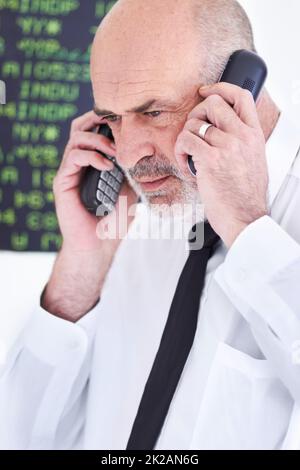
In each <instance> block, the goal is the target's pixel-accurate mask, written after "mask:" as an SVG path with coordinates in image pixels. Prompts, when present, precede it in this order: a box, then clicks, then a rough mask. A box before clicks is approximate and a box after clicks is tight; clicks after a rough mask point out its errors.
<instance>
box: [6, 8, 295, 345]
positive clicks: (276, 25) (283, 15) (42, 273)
mask: <svg viewBox="0 0 300 470" xmlns="http://www.w3.org/2000/svg"><path fill="white" fill-rule="evenodd" d="M241 3H242V5H243V6H244V8H245V9H246V11H247V12H248V14H249V16H250V19H251V21H252V23H253V27H254V33H255V36H256V47H257V50H258V52H259V53H260V55H261V56H262V57H263V58H264V59H265V60H266V62H267V64H268V66H269V78H268V82H267V86H268V88H269V91H270V92H271V93H272V95H273V97H274V98H275V100H276V101H277V102H278V104H279V105H280V107H281V109H283V110H288V111H289V112H290V114H291V117H292V118H293V119H294V120H295V121H297V120H298V115H299V114H300V54H299V45H300V28H299V27H298V22H299V19H300V2H299V0H285V1H283V0H241ZM53 260H54V255H49V254H31V253H26V254H15V253H8V252H0V312H1V317H3V318H4V322H3V321H2V320H1V331H0V339H1V336H2V338H3V337H7V335H9V336H10V333H11V332H15V333H16V332H17V330H18V329H19V327H20V325H22V322H23V320H24V319H25V317H26V316H27V315H29V314H30V311H31V310H32V308H33V306H34V304H37V303H38V297H39V294H40V291H41V290H42V288H43V286H44V284H45V282H46V280H47V278H48V277H49V273H50V270H51V266H52V263H53ZM0 350H1V344H0Z"/></svg>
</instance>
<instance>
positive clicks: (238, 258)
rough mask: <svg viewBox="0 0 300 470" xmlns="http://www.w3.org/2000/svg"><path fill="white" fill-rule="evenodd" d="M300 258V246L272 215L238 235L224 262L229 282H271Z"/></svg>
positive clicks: (259, 220)
mask: <svg viewBox="0 0 300 470" xmlns="http://www.w3.org/2000/svg"><path fill="white" fill-rule="evenodd" d="M299 259H300V246H299V245H298V243H297V242H296V241H295V240H294V239H293V238H292V237H291V236H290V235H289V234H288V233H287V232H285V231H284V230H283V229H282V228H281V227H280V226H279V225H278V224H277V223H276V222H275V221H274V220H273V219H271V217H269V216H264V217H261V218H260V219H258V220H256V221H255V222H253V223H252V224H250V225H248V227H246V228H245V229H244V230H243V231H242V232H241V233H240V235H239V236H238V237H237V238H236V240H235V241H234V243H233V245H232V246H231V248H230V250H229V251H228V253H227V256H226V259H225V262H224V274H225V277H226V279H227V281H228V282H230V283H231V284H232V285H238V286H239V287H240V286H242V285H243V284H247V283H249V282H251V280H252V281H255V283H258V282H260V281H263V282H271V281H272V279H273V278H274V277H275V276H276V275H277V274H278V273H279V272H280V271H284V270H285V269H286V268H287V267H289V266H290V265H292V264H293V263H295V262H296V261H297V260H299Z"/></svg>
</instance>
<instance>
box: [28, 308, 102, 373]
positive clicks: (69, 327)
mask: <svg viewBox="0 0 300 470" xmlns="http://www.w3.org/2000/svg"><path fill="white" fill-rule="evenodd" d="M98 304H99V302H97V303H96V304H95V305H94V306H93V308H92V309H91V310H90V311H89V312H88V313H87V314H86V315H85V316H84V317H82V318H81V319H80V320H79V321H77V322H76V323H73V322H70V321H68V320H64V319H62V318H60V317H58V316H55V315H53V314H51V313H50V312H48V311H47V310H45V309H44V308H43V307H41V305H39V306H37V307H36V308H35V310H34V311H33V314H32V316H31V318H30V320H29V322H28V324H27V325H26V327H25V330H24V334H23V341H22V343H23V345H24V346H25V347H26V348H27V349H28V350H30V351H31V353H32V354H34V355H35V356H36V357H38V358H39V359H40V360H41V361H43V362H45V363H48V364H49V365H51V366H55V365H57V364H58V363H59V361H60V360H61V359H62V357H63V355H66V354H72V352H74V353H79V354H80V353H82V354H85V353H86V350H87V348H88V346H89V345H90V344H91V343H92V341H93V339H94V336H95V331H96V318H97V315H96V312H97V308H98Z"/></svg>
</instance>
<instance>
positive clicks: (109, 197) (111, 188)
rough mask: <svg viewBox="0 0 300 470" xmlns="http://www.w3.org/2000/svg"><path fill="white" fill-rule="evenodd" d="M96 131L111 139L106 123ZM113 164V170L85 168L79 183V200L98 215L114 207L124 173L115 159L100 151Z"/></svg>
mask: <svg viewBox="0 0 300 470" xmlns="http://www.w3.org/2000/svg"><path fill="white" fill-rule="evenodd" d="M98 133H99V134H102V135H105V137H108V138H109V139H111V140H112V141H113V135H112V132H111V130H110V128H109V126H108V125H107V124H104V125H102V126H99V129H98ZM99 153H100V154H101V155H103V156H105V157H106V158H108V159H109V160H110V161H112V162H113V163H114V165H115V167H114V169H113V170H109V171H100V170H97V169H96V168H93V167H92V166H89V167H88V168H87V169H86V170H85V174H84V176H83V179H82V183H81V193H80V195H81V201H82V203H83V205H84V206H85V207H86V209H87V210H88V211H89V212H91V213H93V214H95V215H98V216H105V215H108V214H109V213H110V212H111V211H112V210H113V208H114V206H115V204H116V202H117V200H118V197H119V193H120V190H121V186H122V183H123V181H124V178H125V175H124V173H123V170H122V169H121V168H120V166H119V165H118V164H117V162H116V159H115V158H114V157H111V156H109V155H106V154H104V153H102V152H99Z"/></svg>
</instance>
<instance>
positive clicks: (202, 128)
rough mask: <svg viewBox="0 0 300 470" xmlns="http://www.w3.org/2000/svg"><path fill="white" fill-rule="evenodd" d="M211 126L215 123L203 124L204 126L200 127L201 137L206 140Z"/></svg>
mask: <svg viewBox="0 0 300 470" xmlns="http://www.w3.org/2000/svg"><path fill="white" fill-rule="evenodd" d="M210 127H213V125H212V124H202V126H201V127H200V129H199V135H200V137H201V139H203V140H205V135H206V132H207V131H208V129H209V128H210Z"/></svg>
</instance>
